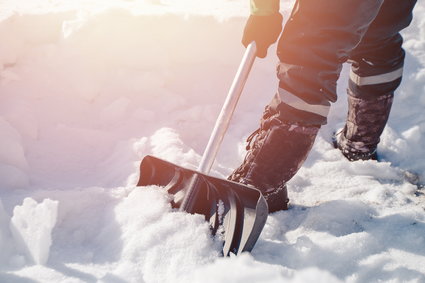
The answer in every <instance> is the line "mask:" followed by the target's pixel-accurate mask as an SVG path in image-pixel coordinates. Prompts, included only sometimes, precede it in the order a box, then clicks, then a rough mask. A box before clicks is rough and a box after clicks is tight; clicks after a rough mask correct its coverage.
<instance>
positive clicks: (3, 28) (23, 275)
mask: <svg viewBox="0 0 425 283" xmlns="http://www.w3.org/2000/svg"><path fill="white" fill-rule="evenodd" d="M48 2H49V1H44V2H43V1H34V2H31V3H33V4H32V5H34V6H31V5H29V6H22V7H21V6H19V5H18V4H19V3H21V2H20V1H16V2H13V1H9V2H7V1H5V4H4V5H5V6H4V7H9V6H13V5H16V7H15V8H16V9H18V11H20V12H19V13H9V14H7V13H6V14H4V15H2V17H1V19H2V20H1V22H0V42H2V44H1V45H0V135H1V138H0V250H1V251H2V253H1V254H0V281H1V282H31V280H35V281H38V282H65V281H66V282H97V281H100V282H170V281H173V282H174V281H177V282H199V281H201V280H202V281H206V282H223V281H231V282H246V281H247V280H250V281H255V282H281V281H282V280H286V281H289V282H291V281H292V282H306V281H311V280H315V281H317V282H338V281H348V282H370V281H378V280H384V281H390V280H393V281H395V282H398V281H409V280H410V281H422V280H425V269H424V265H423V262H424V260H425V236H424V235H425V212H424V207H425V206H424V201H425V198H424V195H423V191H422V189H418V187H417V186H415V185H413V184H410V183H408V182H406V181H405V180H404V179H403V170H404V169H409V170H412V171H415V172H417V173H419V175H420V176H421V178H424V172H425V165H424V163H423V156H425V147H424V146H423V144H424V143H423V138H424V136H425V115H424V114H423V107H424V105H425V99H424V96H423V95H422V94H423V93H424V91H425V88H424V85H425V76H424V74H425V67H424V66H425V52H424V50H425V49H424V48H423V47H424V45H425V21H424V20H423V15H424V13H425V11H424V5H423V4H422V3H420V4H419V5H418V7H417V8H416V10H415V16H416V19H415V21H414V23H413V24H412V26H411V27H409V29H407V30H406V31H405V32H404V35H405V38H406V42H405V47H406V49H407V52H408V56H407V62H406V68H405V75H404V81H403V83H402V86H401V87H400V90H399V91H398V93H397V94H396V99H395V105H394V108H393V111H392V114H391V118H390V121H389V124H388V126H387V128H386V130H385V132H384V134H383V137H382V142H381V144H380V147H379V151H380V153H381V156H382V157H383V158H384V159H385V162H381V163H377V162H373V161H367V162H354V163H350V162H348V161H346V160H345V159H344V158H343V157H342V156H341V154H340V153H339V152H338V151H337V150H334V149H333V148H332V146H331V145H330V143H329V140H330V135H331V133H332V132H333V131H334V130H336V129H338V128H340V127H341V126H342V125H343V122H344V119H345V115H346V114H345V113H346V103H345V88H346V78H347V68H345V69H344V71H343V74H342V76H341V80H340V83H339V89H338V90H339V101H338V103H336V104H335V105H334V106H333V108H332V112H331V115H330V117H329V124H328V125H327V126H325V127H323V128H322V130H321V132H320V135H319V137H318V139H317V141H316V144H315V146H314V148H313V151H312V153H311V154H310V156H309V158H308V160H307V161H306V163H305V165H304V166H303V168H302V169H301V170H300V172H299V173H298V174H297V176H296V177H294V179H293V180H291V182H290V184H289V193H290V198H291V203H292V208H291V209H290V210H289V211H287V212H280V213H275V214H273V215H271V216H270V217H269V220H268V222H267V224H266V227H265V229H264V232H263V234H262V236H261V238H260V240H259V242H258V243H257V246H256V247H255V249H254V251H253V253H252V254H245V255H242V256H240V257H231V258H219V257H218V254H219V250H220V242H219V241H218V240H216V239H212V238H211V237H210V236H209V231H208V226H207V224H206V223H204V221H203V220H202V218H201V217H200V216H198V215H187V214H183V213H176V212H173V211H172V209H171V208H170V205H169V197H168V196H167V195H166V194H165V193H164V192H163V191H162V190H161V189H160V188H156V187H149V188H136V187H134V184H135V183H136V181H137V178H138V173H137V170H138V168H137V166H138V164H139V162H140V159H141V158H142V157H143V156H144V155H146V154H154V155H155V156H158V157H161V158H164V159H167V160H169V161H171V162H174V163H177V164H179V165H182V166H186V167H189V168H195V167H196V166H197V164H198V162H199V160H200V155H201V154H202V151H203V149H204V147H205V145H206V142H207V139H208V136H209V133H210V131H211V129H212V127H213V123H214V120H215V118H216V116H217V115H218V112H219V109H220V107H221V103H222V101H223V100H224V97H225V95H226V93H227V89H228V87H229V86H230V83H231V80H232V78H233V75H234V72H235V71H236V68H237V66H238V63H239V60H240V59H241V56H242V53H243V47H242V46H241V45H240V43H239V38H240V34H241V32H242V29H243V25H244V21H245V19H244V18H243V17H241V15H245V14H246V13H247V11H248V10H247V7H246V6H247V3H245V2H246V1H242V0H241V1H224V0H223V1H216V2H213V1H206V2H205V5H206V6H205V7H203V8H202V7H201V6H202V5H200V4H197V5H195V6H194V7H196V9H195V10H196V13H195V12H193V13H187V12H184V8H182V6H178V5H174V6H173V4H172V3H171V2H170V1H150V2H149V3H147V4H146V3H145V4H146V5H145V6H143V5H142V6H140V7H142V8H140V7H139V6H137V5H138V4H137V3H133V1H111V3H112V2H113V3H112V4H110V5H108V7H107V9H103V10H101V11H94V10H92V9H91V7H92V6H90V5H91V4H93V3H94V1H91V2H90V1H89V2H87V3H89V4H90V3H91V4H90V5H89V4H87V6H84V7H85V8H84V9H80V10H75V7H77V6H76V5H77V4H70V3H66V1H64V3H63V5H59V4H56V6H55V5H53V4H51V3H50V4H49V3H48ZM165 2H167V3H165ZM14 3H15V4H14ZM118 3H119V4H120V5H118ZM161 3H162V4H161ZM6 4H7V5H6ZM282 6H283V5H282ZM146 7H150V9H151V10H147V8H146ZM224 7H226V9H225V8H224ZM241 7H245V8H241ZM285 7H289V5H288V3H285ZM136 8H137V9H136ZM145 8H146V9H145ZM227 8H228V9H227ZM220 9H223V12H220V11H222V10H220ZM287 9H288V8H287ZM287 9H286V10H287ZM224 10H225V11H226V12H224ZM163 11H166V13H164V12H163ZM229 11H230V12H229ZM226 13H227V14H226ZM223 14H225V16H223ZM217 15H221V16H220V17H218V16H217ZM276 60H277V59H276V57H275V56H273V55H270V56H269V57H268V58H267V59H265V60H257V62H256V63H255V65H254V70H253V72H252V75H251V77H250V80H249V81H248V83H247V86H246V90H245V92H244V94H243V96H242V98H241V101H240V103H239V105H238V108H237V111H236V113H235V116H234V118H233V122H232V125H231V127H230V129H229V133H228V135H227V136H226V138H225V140H224V144H223V147H222V149H221V151H220V154H219V156H218V159H217V162H216V165H215V167H214V170H213V174H214V175H216V176H220V177H224V176H226V175H227V174H229V173H230V172H231V170H232V169H233V168H234V167H235V166H237V165H238V164H239V162H240V161H241V160H242V159H243V156H244V143H243V141H244V138H246V137H247V136H248V135H249V134H250V132H251V131H252V130H254V129H255V128H256V127H257V123H258V119H259V117H260V114H261V112H262V110H263V107H264V105H265V104H266V103H267V102H268V101H269V99H271V97H272V96H273V92H274V91H275V88H276V85H277V82H276V78H275V75H274V64H275V62H276ZM402 169H403V170H402Z"/></svg>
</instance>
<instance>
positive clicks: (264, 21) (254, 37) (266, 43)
mask: <svg viewBox="0 0 425 283" xmlns="http://www.w3.org/2000/svg"><path fill="white" fill-rule="evenodd" d="M282 19H283V17H282V15H281V14H280V13H275V14H272V15H269V16H256V15H251V16H250V17H249V18H248V21H247V22H246V25H245V30H244V33H243V38H242V44H243V45H244V46H245V47H247V46H248V44H250V43H251V42H253V41H255V43H256V44H257V57H260V58H264V57H266V55H267V49H268V48H269V47H270V45H272V44H273V43H275V42H276V40H277V39H278V37H279V35H280V33H281V31H282Z"/></svg>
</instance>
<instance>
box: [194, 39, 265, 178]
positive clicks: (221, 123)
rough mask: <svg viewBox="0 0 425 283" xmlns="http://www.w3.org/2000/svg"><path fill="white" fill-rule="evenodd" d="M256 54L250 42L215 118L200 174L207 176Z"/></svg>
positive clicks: (255, 48)
mask: <svg viewBox="0 0 425 283" xmlns="http://www.w3.org/2000/svg"><path fill="white" fill-rule="evenodd" d="M256 53H257V47H256V45H255V42H252V43H250V44H249V45H248V47H247V48H246V51H245V54H244V56H243V58H242V62H241V64H240V66H239V69H238V71H237V73H236V76H235V78H234V79H233V83H232V85H231V87H230V90H229V93H228V94H227V97H226V101H225V102H224V104H223V107H222V108H221V112H220V115H219V116H218V118H217V121H216V123H215V126H214V129H213V131H212V133H211V136H210V139H209V141H208V144H207V147H206V148H205V151H204V154H203V156H202V159H201V163H200V164H199V167H198V170H197V171H199V172H201V173H204V174H208V173H209V172H210V169H211V167H212V165H213V163H214V160H215V157H216V155H217V152H218V149H219V148H220V145H221V142H222V140H223V137H224V134H225V133H226V131H227V128H228V127H229V124H230V119H231V118H232V116H233V112H234V110H235V108H236V104H237V103H238V100H239V97H240V96H241V93H242V90H243V87H244V86H245V82H246V80H247V79H248V75H249V72H250V71H251V67H252V65H253V64H254V60H255V56H256Z"/></svg>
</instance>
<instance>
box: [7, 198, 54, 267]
mask: <svg viewBox="0 0 425 283" xmlns="http://www.w3.org/2000/svg"><path fill="white" fill-rule="evenodd" d="M57 211H58V202H57V201H52V200H50V199H45V200H44V201H43V202H42V203H40V204H38V203H37V202H36V201H35V200H33V199H31V198H26V199H24V203H23V204H22V206H16V207H15V208H14V210H13V216H12V219H11V222H10V224H11V225H10V228H11V231H12V233H13V236H14V238H15V241H16V242H19V247H18V248H19V249H20V250H21V252H24V253H26V254H27V256H28V258H29V259H30V261H32V262H34V263H35V264H46V262H47V259H48V258H49V251H50V246H51V244H52V229H53V227H54V226H55V224H56V219H57Z"/></svg>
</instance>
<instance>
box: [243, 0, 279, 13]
mask: <svg viewBox="0 0 425 283" xmlns="http://www.w3.org/2000/svg"><path fill="white" fill-rule="evenodd" d="M250 1H251V15H256V16H268V15H272V14H275V13H277V12H279V0H250Z"/></svg>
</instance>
